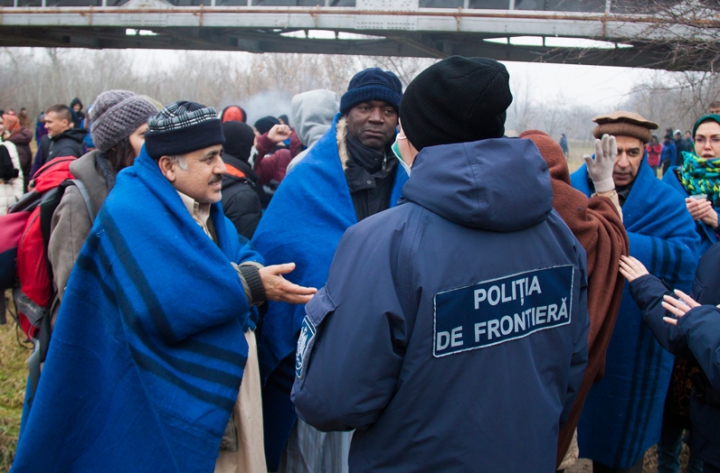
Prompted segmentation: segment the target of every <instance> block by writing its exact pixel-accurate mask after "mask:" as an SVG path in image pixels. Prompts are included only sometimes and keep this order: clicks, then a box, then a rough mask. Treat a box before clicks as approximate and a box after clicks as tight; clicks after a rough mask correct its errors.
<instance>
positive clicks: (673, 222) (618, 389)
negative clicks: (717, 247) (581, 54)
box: [571, 111, 699, 473]
mask: <svg viewBox="0 0 720 473" xmlns="http://www.w3.org/2000/svg"><path fill="white" fill-rule="evenodd" d="M593 121H595V122H596V123H597V124H598V126H597V127H596V128H595V129H594V130H593V135H594V136H595V138H598V139H599V138H602V137H603V136H604V135H610V136H612V137H614V138H611V140H608V139H604V140H603V142H604V143H612V142H616V146H610V147H606V148H605V149H597V148H596V149H597V151H598V152H603V153H606V154H607V153H610V154H612V155H614V157H615V160H614V167H613V181H614V183H615V189H616V190H617V192H618V194H619V200H620V205H621V206H622V213H623V224H624V225H625V229H626V230H627V234H628V238H629V240H630V255H631V256H633V257H635V258H637V259H638V260H640V261H641V262H642V263H643V264H644V265H645V266H646V267H647V268H648V270H649V271H650V273H651V274H653V275H655V276H657V277H658V278H660V279H662V280H664V281H665V283H666V284H668V285H669V286H671V287H673V288H677V289H681V290H683V291H687V290H688V289H689V288H690V286H691V284H692V280H693V276H694V274H695V267H696V265H697V257H698V256H697V251H698V245H699V237H698V235H697V232H696V231H695V223H694V222H693V220H692V218H691V217H690V215H689V214H688V212H687V210H686V209H685V201H684V199H683V198H682V196H680V195H679V194H678V193H677V192H676V191H675V190H673V189H672V188H671V187H670V186H669V185H667V184H665V183H663V182H661V181H660V180H658V179H657V177H655V174H654V173H653V171H652V169H651V168H650V166H649V165H648V164H647V163H646V162H645V157H644V149H645V145H646V144H647V143H649V142H650V139H651V137H652V135H651V132H650V130H654V129H656V128H657V127H658V126H657V124H655V123H653V122H651V121H648V120H646V119H645V118H643V117H642V116H640V115H638V114H637V113H633V112H624V111H620V112H614V113H611V114H608V115H604V116H600V117H596V118H594V119H593ZM586 163H587V164H586V165H583V166H582V167H581V168H580V169H579V170H578V171H576V172H575V173H573V175H572V176H571V182H572V185H573V187H575V188H576V189H578V190H580V191H582V192H584V193H585V194H586V195H587V196H588V197H589V196H590V195H592V194H593V192H594V191H595V189H594V188H593V184H592V179H591V176H592V175H593V173H595V172H597V170H596V169H595V168H596V166H597V162H596V161H594V160H593V159H591V158H590V157H587V158H586ZM672 367H673V356H672V355H671V354H670V353H668V352H667V351H665V350H664V349H663V348H662V346H660V344H659V343H658V342H657V340H656V339H655V337H654V336H653V335H652V333H651V331H650V329H649V328H648V326H647V325H646V324H645V322H644V321H643V316H642V311H641V310H640V308H639V307H638V306H637V304H635V302H634V301H633V299H632V297H631V296H630V293H629V285H628V284H626V285H625V289H624V292H623V296H622V302H621V304H620V312H619V315H618V318H617V322H616V324H615V331H614V332H613V335H612V338H611V340H610V345H609V347H608V350H607V361H606V365H605V377H604V378H603V379H602V380H601V381H600V382H598V383H596V384H595V385H594V386H593V387H592V389H591V390H590V394H589V395H588V397H587V401H585V407H584V409H583V413H582V416H581V417H580V423H579V425H578V444H579V447H580V455H581V456H582V457H585V458H591V459H592V460H593V468H594V472H595V473H600V472H602V473H605V472H617V473H620V472H627V473H635V472H638V473H640V472H642V467H643V456H644V454H645V451H646V450H647V449H648V448H650V446H652V445H653V444H655V443H657V441H658V440H659V438H660V427H661V421H662V416H663V406H664V402H665V395H666V393H667V389H668V383H669V381H670V373H671V371H672Z"/></svg>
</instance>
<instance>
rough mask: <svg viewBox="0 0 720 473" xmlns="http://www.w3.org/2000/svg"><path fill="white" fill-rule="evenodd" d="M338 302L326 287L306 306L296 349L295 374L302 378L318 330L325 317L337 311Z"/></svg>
mask: <svg viewBox="0 0 720 473" xmlns="http://www.w3.org/2000/svg"><path fill="white" fill-rule="evenodd" d="M336 308H337V304H336V303H335V301H333V300H332V298H331V297H330V295H329V294H328V293H327V291H326V289H324V288H323V289H321V290H320V291H319V292H318V293H317V294H316V295H315V296H314V297H313V298H312V299H311V300H310V302H308V303H307V305H306V306H305V318H304V319H303V322H302V326H301V327H300V334H299V335H298V342H297V349H296V350H295V376H297V377H298V379H302V378H303V376H304V374H305V371H306V370H307V365H308V363H309V361H308V360H309V358H310V356H311V354H312V349H313V346H315V341H316V340H317V335H318V330H319V329H320V327H321V325H322V323H323V321H324V320H325V318H326V317H327V316H328V315H329V314H331V313H333V312H335V309H336Z"/></svg>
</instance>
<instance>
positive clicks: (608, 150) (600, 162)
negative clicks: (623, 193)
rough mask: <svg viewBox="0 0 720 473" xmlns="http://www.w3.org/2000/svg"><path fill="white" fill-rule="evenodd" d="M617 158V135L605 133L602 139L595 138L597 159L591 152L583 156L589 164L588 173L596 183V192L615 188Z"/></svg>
mask: <svg viewBox="0 0 720 473" xmlns="http://www.w3.org/2000/svg"><path fill="white" fill-rule="evenodd" d="M615 158H617V143H616V142H615V137H614V136H610V135H603V137H602V140H595V159H593V158H592V156H590V155H589V154H586V155H585V156H583V159H584V160H585V164H587V169H588V174H590V178H591V179H592V180H593V184H595V192H597V193H598V194H600V193H602V192H609V191H611V190H613V189H615V182H614V181H613V178H612V175H613V167H614V166H615Z"/></svg>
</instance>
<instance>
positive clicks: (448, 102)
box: [400, 56, 513, 151]
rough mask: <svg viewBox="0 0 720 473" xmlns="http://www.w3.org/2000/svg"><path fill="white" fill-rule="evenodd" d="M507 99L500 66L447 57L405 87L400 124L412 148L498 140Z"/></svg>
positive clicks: (507, 78)
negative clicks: (491, 139)
mask: <svg viewBox="0 0 720 473" xmlns="http://www.w3.org/2000/svg"><path fill="white" fill-rule="evenodd" d="M512 99H513V97H512V94H511V93H510V75H509V74H508V71H507V69H505V66H503V65H502V64H500V63H499V62H497V61H495V60H493V59H486V58H465V57H461V56H452V57H449V58H447V59H444V60H442V61H440V62H438V63H436V64H434V65H432V66H430V67H428V68H427V69H425V70H424V71H423V72H421V73H420V75H418V76H417V77H416V78H415V80H413V81H412V82H411V83H410V85H408V87H407V89H406V90H405V95H404V96H403V99H402V104H401V106H400V122H401V124H402V129H403V132H404V133H405V135H406V136H407V137H408V140H409V141H410V142H411V143H412V144H413V146H415V148H416V149H417V150H418V151H420V150H421V149H423V148H424V147H426V146H435V145H443V144H450V143H465V142H472V141H479V140H484V139H488V138H500V137H502V136H503V135H504V134H505V117H506V114H505V110H507V108H508V107H509V106H510V103H512Z"/></svg>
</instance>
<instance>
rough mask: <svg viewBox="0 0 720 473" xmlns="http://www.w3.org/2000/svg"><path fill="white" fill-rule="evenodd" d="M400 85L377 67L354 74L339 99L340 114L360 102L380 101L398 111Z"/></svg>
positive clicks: (390, 74)
mask: <svg viewBox="0 0 720 473" xmlns="http://www.w3.org/2000/svg"><path fill="white" fill-rule="evenodd" d="M401 99H402V84H401V83H400V79H398V78H397V76H396V75H395V74H393V73H392V72H390V71H383V70H382V69H380V68H379V67H371V68H369V69H365V70H362V71H360V72H358V73H357V74H355V75H354V76H353V78H352V79H350V84H348V90H347V92H345V93H344V94H343V96H342V98H341V99H340V113H342V114H343V115H345V114H347V113H348V112H349V111H350V109H351V108H353V107H354V106H355V105H357V104H359V103H361V102H368V101H370V100H382V101H383V102H386V103H388V104H390V105H392V106H393V107H394V108H395V110H399V109H400V100H401Z"/></svg>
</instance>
